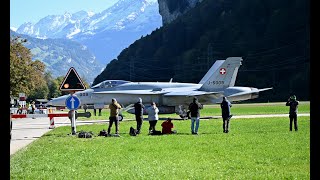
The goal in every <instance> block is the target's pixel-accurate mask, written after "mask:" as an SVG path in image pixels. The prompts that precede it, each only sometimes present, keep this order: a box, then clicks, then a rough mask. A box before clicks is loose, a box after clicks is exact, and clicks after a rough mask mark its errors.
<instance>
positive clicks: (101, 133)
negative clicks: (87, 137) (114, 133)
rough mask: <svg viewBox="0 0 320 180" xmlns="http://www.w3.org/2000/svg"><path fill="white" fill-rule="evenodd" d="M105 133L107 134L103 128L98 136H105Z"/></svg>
mask: <svg viewBox="0 0 320 180" xmlns="http://www.w3.org/2000/svg"><path fill="white" fill-rule="evenodd" d="M107 134H108V133H107V131H106V130H104V129H103V130H102V131H100V132H99V136H107Z"/></svg>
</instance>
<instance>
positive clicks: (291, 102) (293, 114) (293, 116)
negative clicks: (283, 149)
mask: <svg viewBox="0 0 320 180" xmlns="http://www.w3.org/2000/svg"><path fill="white" fill-rule="evenodd" d="M298 105H299V101H297V98H296V96H295V95H292V96H291V97H290V98H289V99H288V101H287V103H286V106H290V109H289V119H290V131H292V121H293V122H294V130H295V131H298V118H297V113H298Z"/></svg>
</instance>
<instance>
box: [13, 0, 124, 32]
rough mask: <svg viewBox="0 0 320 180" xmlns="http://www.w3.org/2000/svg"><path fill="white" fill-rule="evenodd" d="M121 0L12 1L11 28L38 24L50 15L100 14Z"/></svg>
mask: <svg viewBox="0 0 320 180" xmlns="http://www.w3.org/2000/svg"><path fill="white" fill-rule="evenodd" d="M118 1H119V0H10V27H15V28H18V27H19V26H20V25H21V24H23V23H25V22H32V23H36V22H38V21H39V20H40V19H42V18H44V17H46V16H48V15H62V14H64V13H65V12H69V13H75V12H78V11H81V10H85V11H92V12H94V13H100V12H102V11H103V10H105V9H107V8H109V7H110V6H112V5H113V4H115V3H116V2H118Z"/></svg>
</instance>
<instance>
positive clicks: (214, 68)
mask: <svg viewBox="0 0 320 180" xmlns="http://www.w3.org/2000/svg"><path fill="white" fill-rule="evenodd" d="M224 61H225V60H216V62H214V64H213V65H212V66H211V68H210V69H209V71H208V72H207V73H206V74H205V75H204V76H203V78H202V79H201V80H200V82H199V84H204V83H205V82H206V81H207V80H208V79H209V78H210V76H211V75H212V74H213V73H214V72H215V71H216V70H217V69H218V68H219V67H220V66H221V64H222V63H223V62H224Z"/></svg>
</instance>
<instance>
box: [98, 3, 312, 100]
mask: <svg viewBox="0 0 320 180" xmlns="http://www.w3.org/2000/svg"><path fill="white" fill-rule="evenodd" d="M160 2H166V6H167V7H168V8H167V9H168V10H167V11H168V12H176V11H179V12H184V10H183V9H184V8H183V7H185V6H184V5H185V4H183V2H182V1H181V3H182V6H173V7H177V9H175V8H170V7H171V6H170V5H169V4H170V3H173V1H170V0H168V1H161V0H159V4H160ZM174 2H176V1H174ZM179 2H180V1H179ZM184 2H186V1H184ZM176 3H177V2H176ZM174 4H175V3H174ZM178 4H179V3H178ZM180 5H181V4H180ZM162 6H163V5H160V8H161V7H162ZM309 9H310V7H309V2H308V1H304V0H296V1H290V0H281V1H278V0H253V1H245V0H238V1H234V0H224V1H221V0H203V1H202V2H200V3H196V4H195V6H194V8H190V9H189V10H187V11H186V12H185V13H182V14H180V15H179V16H177V17H176V19H174V20H172V21H171V22H170V23H169V21H170V20H169V21H168V24H166V25H165V26H163V27H161V28H159V29H156V30H154V31H153V32H152V33H151V34H150V35H147V36H145V37H143V38H141V39H139V40H137V41H135V42H134V43H133V44H131V45H130V46H129V47H128V48H126V49H124V50H123V51H122V52H121V53H120V55H119V56H118V58H117V59H114V60H112V61H111V62H110V63H109V64H108V65H107V67H106V68H105V69H104V71H103V72H102V73H101V74H99V75H98V76H97V77H96V78H95V81H94V84H96V83H99V82H101V81H103V80H105V79H124V80H131V81H169V79H170V78H173V80H174V81H178V82H194V83H198V82H199V80H200V79H201V78H202V76H203V75H204V74H205V73H206V71H207V70H208V69H209V68H210V67H211V65H212V64H213V63H214V61H215V60H217V59H225V58H227V57H230V56H241V57H243V59H244V61H243V65H242V67H241V68H240V70H239V73H238V78H237V81H236V85H239V86H254V87H258V88H264V87H274V91H269V92H265V94H266V95H265V96H263V97H261V98H259V99H257V100H258V101H266V100H272V101H285V100H287V98H288V96H289V94H291V93H295V94H296V95H297V97H299V99H300V100H308V99H309V72H310V70H309V69H310V22H309V19H310V15H309ZM160 12H161V11H160ZM165 16H166V17H167V15H165ZM163 19H165V21H167V20H166V19H167V18H163Z"/></svg>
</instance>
